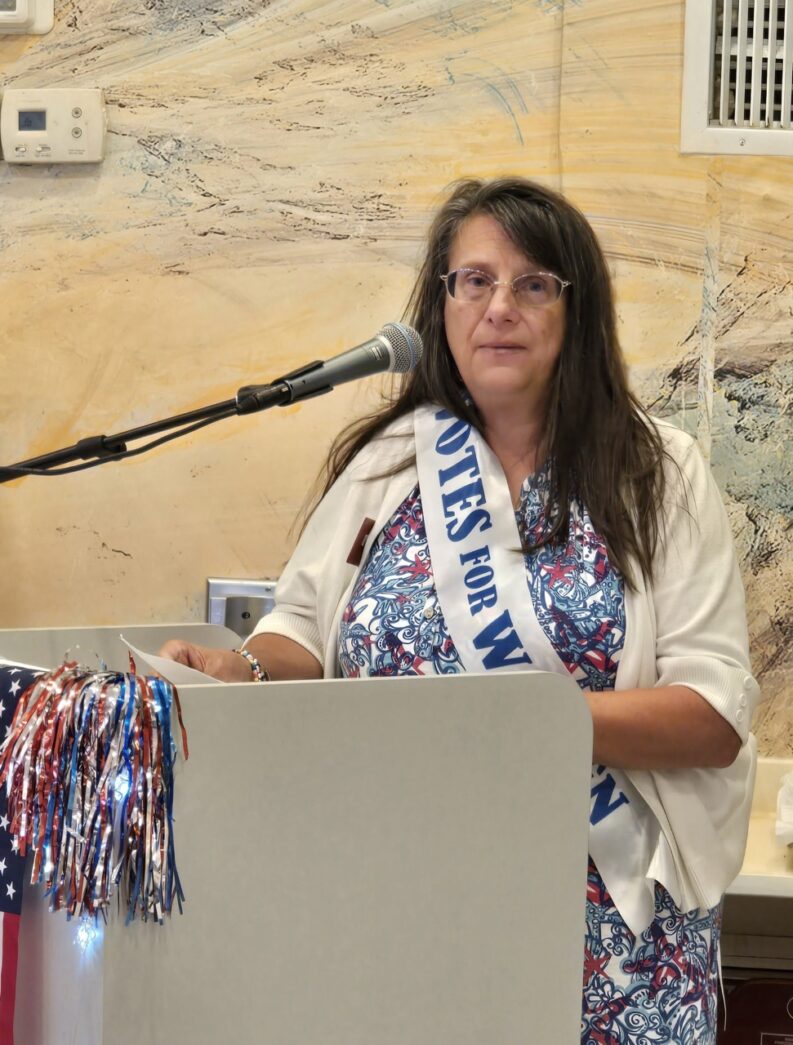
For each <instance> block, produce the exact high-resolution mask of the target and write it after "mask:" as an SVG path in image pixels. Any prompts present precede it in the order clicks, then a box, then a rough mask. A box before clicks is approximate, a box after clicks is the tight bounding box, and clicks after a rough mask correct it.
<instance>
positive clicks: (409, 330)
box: [378, 323, 424, 374]
mask: <svg viewBox="0 0 793 1045" xmlns="http://www.w3.org/2000/svg"><path fill="white" fill-rule="evenodd" d="M378 337H382V338H385V340H386V341H387V342H388V344H389V345H390V346H391V363H390V365H389V367H388V369H389V371H390V372H391V373H396V374H406V373H407V372H408V370H413V369H414V368H415V367H416V366H417V365H418V361H419V360H420V359H421V356H422V353H423V352H424V344H423V342H422V340H421V337H420V336H419V334H418V331H416V330H414V329H413V327H408V326H405V324H404V323H386V325H385V326H384V327H383V329H382V330H381V331H380V333H379V334H378Z"/></svg>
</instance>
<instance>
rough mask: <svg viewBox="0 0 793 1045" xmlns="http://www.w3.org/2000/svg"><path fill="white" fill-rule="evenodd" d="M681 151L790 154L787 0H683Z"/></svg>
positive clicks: (790, 0) (791, 7)
mask: <svg viewBox="0 0 793 1045" xmlns="http://www.w3.org/2000/svg"><path fill="white" fill-rule="evenodd" d="M680 151H681V152H707V153H732V154H740V153H748V154H753V155H767V156H793V0H686V35H685V49H684V57H683V111H682V122H681V133H680Z"/></svg>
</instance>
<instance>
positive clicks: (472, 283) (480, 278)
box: [465, 272, 490, 290]
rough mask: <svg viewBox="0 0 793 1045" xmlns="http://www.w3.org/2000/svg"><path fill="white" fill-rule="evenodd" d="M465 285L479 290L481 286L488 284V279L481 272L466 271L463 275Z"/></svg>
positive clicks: (487, 285)
mask: <svg viewBox="0 0 793 1045" xmlns="http://www.w3.org/2000/svg"><path fill="white" fill-rule="evenodd" d="M465 285H466V286H467V287H472V288H473V289H474V290H481V289H482V288H483V287H489V286H490V280H489V279H488V278H487V276H485V275H483V274H482V273H481V272H467V273H466V275H465Z"/></svg>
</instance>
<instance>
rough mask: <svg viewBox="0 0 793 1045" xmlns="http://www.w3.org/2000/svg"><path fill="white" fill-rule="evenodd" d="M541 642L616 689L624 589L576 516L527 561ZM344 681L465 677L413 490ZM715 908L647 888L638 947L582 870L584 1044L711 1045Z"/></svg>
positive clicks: (596, 882) (577, 509)
mask: <svg viewBox="0 0 793 1045" xmlns="http://www.w3.org/2000/svg"><path fill="white" fill-rule="evenodd" d="M549 485H550V483H549V476H548V472H547V470H542V471H540V472H538V473H537V474H536V475H534V476H529V478H528V479H527V480H526V482H525V483H524V485H523V488H522V490H521V498H520V504H519V506H518V509H517V511H516V513H515V514H516V520H517V523H518V529H519V531H520V534H521V537H522V538H523V539H524V541H526V543H527V544H531V543H533V542H534V541H536V540H537V539H538V537H539V536H540V535H541V534H542V533H544V532H545V528H546V527H547V525H548V523H547V514H546V504H547V500H548V491H549ZM525 558H526V577H527V583H528V590H529V592H530V593H531V598H532V602H533V605H534V611H535V614H536V616H537V620H538V621H539V623H540V625H541V627H542V629H543V631H544V632H545V634H546V636H547V637H548V639H549V640H550V642H551V644H552V645H553V647H554V649H555V650H556V653H557V654H558V656H559V657H560V659H561V660H562V662H563V663H564V664H565V666H566V667H567V669H568V671H569V672H570V674H571V676H572V677H573V678H574V679H575V680H576V682H577V683H578V684H579V686H581V688H582V689H588V690H608V689H613V688H614V683H615V680H616V674H617V665H618V663H619V658H620V654H621V652H622V646H623V642H624V638H625V598H624V584H623V580H622V577H621V576H620V574H619V573H618V571H617V570H616V569H615V568H614V567H613V566H612V565H611V564H610V562H609V558H608V553H607V550H606V547H605V544H604V542H603V540H602V539H601V538H600V537H599V536H598V535H597V534H596V533H595V531H594V528H593V527H592V522H591V520H590V518H589V515H588V513H587V511H586V509H585V508H584V507H583V506H582V505H581V504H580V503H578V502H577V501H574V502H573V504H572V505H571V524H570V535H569V538H568V541H567V544H566V546H565V547H564V548H560V547H559V546H557V545H546V546H543V547H541V548H539V549H538V550H537V551H535V552H533V553H532V554H531V555H527V556H526V557H525ZM339 663H340V666H341V671H342V674H343V676H344V677H346V678H358V677H361V676H370V677H371V676H380V675H435V674H455V673H457V672H461V671H464V670H465V669H464V666H463V664H462V662H461V661H460V657H459V655H458V653H457V650H456V649H455V646H454V643H453V641H452V638H451V636H450V635H449V632H448V630H447V628H446V622H445V620H444V617H443V612H442V610H441V607H440V604H439V602H438V595H437V592H436V590H435V582H434V579H433V575H432V565H431V563H430V557H429V548H428V544H427V535H426V532H425V529H424V516H423V512H422V508H421V496H420V493H419V489H418V487H416V488H415V489H414V490H413V491H412V492H411V493H410V494H409V496H408V497H407V498H406V499H405V500H404V501H403V503H402V504H401V505H400V507H399V508H398V509H397V511H396V513H395V514H394V516H393V518H392V520H391V522H390V523H389V525H388V526H386V527H385V528H384V529H383V531H382V533H381V534H380V535H379V537H378V539H377V541H376V542H375V544H374V546H373V547H372V550H371V552H370V555H369V558H368V561H367V562H366V564H365V566H364V568H363V570H362V571H361V573H360V575H359V577H358V580H357V582H356V585H355V588H354V590H353V592H352V595H351V597H350V602H349V604H348V606H347V607H346V609H345V611H344V614H343V617H342V622H341V628H340V633H339ZM720 913H721V909H720V907H716V908H713V909H712V910H711V911H705V912H697V911H695V912H691V913H689V914H683V913H681V912H680V911H679V910H678V908H677V907H676V906H675V904H674V902H673V900H672V898H671V897H670V896H669V894H668V892H667V891H666V890H665V889H664V888H663V887H662V886H661V885H656V899H655V920H654V921H653V923H652V924H651V925H650V926H649V927H648V928H647V929H646V930H645V932H644V933H643V934H642V935H641V937H640V938H638V939H637V938H636V937H635V936H634V935H633V933H632V932H631V931H630V929H629V928H628V927H627V925H626V924H625V922H624V921H623V920H622V917H621V916H620V914H619V911H617V909H616V907H615V906H614V903H613V901H612V899H611V897H610V895H609V893H608V890H607V889H606V887H605V885H604V884H603V880H602V878H601V877H600V874H599V872H598V870H597V867H595V864H594V863H593V861H592V860H591V859H590V861H589V869H588V879H587V898H586V927H585V943H584V979H583V1011H582V1023H581V1042H582V1045H656V1043H664V1042H668V1043H670V1045H671V1043H674V1045H713V1043H715V1041H716V1012H717V984H718V946H719V930H720Z"/></svg>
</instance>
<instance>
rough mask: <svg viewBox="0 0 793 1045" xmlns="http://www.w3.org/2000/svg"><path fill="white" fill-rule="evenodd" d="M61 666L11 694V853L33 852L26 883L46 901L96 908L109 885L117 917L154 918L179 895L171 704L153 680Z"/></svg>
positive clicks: (73, 909)
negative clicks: (14, 845) (14, 846)
mask: <svg viewBox="0 0 793 1045" xmlns="http://www.w3.org/2000/svg"><path fill="white" fill-rule="evenodd" d="M132 667H133V671H132V672H131V673H129V674H118V673H115V672H91V671H88V670H86V669H85V668H81V667H79V666H78V665H77V664H75V663H72V662H69V663H65V664H63V665H62V666H61V667H60V668H58V669H57V670H56V671H53V672H50V673H44V674H42V675H40V676H39V677H38V678H37V679H36V680H35V681H34V682H33V683H32V684H31V685H30V686H29V687H28V689H27V690H25V691H24V693H22V694H21V695H20V698H19V703H18V704H17V708H16V712H15V714H14V719H13V722H12V725H11V728H10V731H9V733H8V736H7V737H6V739H5V741H4V742H3V744H2V746H0V786H2V785H3V784H5V787H6V793H7V795H8V816H9V818H10V821H11V823H10V828H9V829H10V831H11V833H12V835H13V836H14V837H15V838H16V840H17V841H18V843H19V852H20V854H21V855H23V856H24V855H25V853H26V851H27V849H28V848H30V849H31V850H32V852H33V860H32V870H31V878H30V880H31V883H33V884H36V883H39V882H43V883H44V885H45V888H46V892H47V895H48V896H49V897H50V910H51V911H58V910H65V911H66V916H67V918H71V917H72V916H74V915H77V916H78V917H80V916H83V915H94V916H96V915H98V914H102V915H103V916H105V915H106V913H107V908H108V907H109V904H110V901H111V898H112V896H113V894H114V891H115V890H116V888H117V887H120V893H119V902H120V903H121V902H123V904H124V905H125V906H126V922H127V923H129V922H130V921H132V919H134V918H135V917H140V918H142V919H143V920H144V921H147V920H148V919H149V918H153V919H155V920H156V921H157V922H159V923H160V924H162V921H163V917H164V915H166V914H170V913H171V910H172V907H173V901H174V899H176V902H177V904H178V906H179V911H180V913H181V911H182V902H183V900H184V893H183V890H182V885H181V882H180V880H179V874H178V872H177V869H176V859H175V852H174V835H173V794H174V780H173V770H174V760H175V757H176V744H175V741H174V737H173V736H172V732H171V709H172V706H175V709H176V712H177V715H178V719H179V726H180V733H181V738H182V750H183V753H184V758H185V759H186V758H187V756H188V750H187V734H186V733H185V729H184V723H183V721H182V712H181V707H180V704H179V696H178V694H177V692H176V690H175V689H174V687H173V686H172V685H171V684H170V683H169V682H166V681H165V680H164V679H160V678H156V677H144V676H140V675H137V674H135V672H134V665H132Z"/></svg>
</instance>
